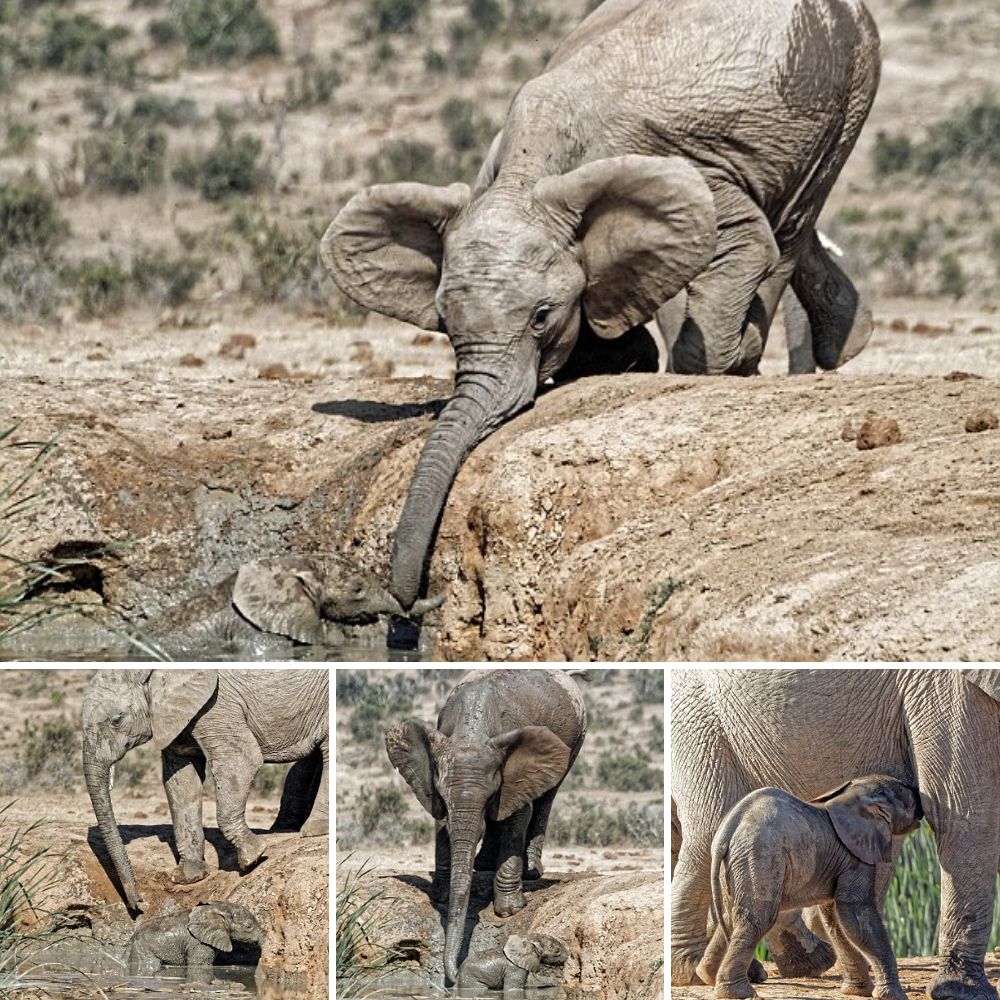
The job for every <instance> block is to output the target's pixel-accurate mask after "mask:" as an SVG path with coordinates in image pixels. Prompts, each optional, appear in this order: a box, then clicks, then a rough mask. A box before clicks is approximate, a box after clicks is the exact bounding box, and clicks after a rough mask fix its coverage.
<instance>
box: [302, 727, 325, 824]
mask: <svg viewBox="0 0 1000 1000" xmlns="http://www.w3.org/2000/svg"><path fill="white" fill-rule="evenodd" d="M319 749H320V754H321V755H322V760H323V764H322V768H323V769H322V771H321V773H320V778H319V788H318V789H317V790H316V800H315V801H314V802H313V807H312V811H311V812H310V813H309V818H308V819H307V820H306V821H305V823H303V824H302V836H303V837H326V836H328V835H329V833H330V778H329V775H330V744H329V741H328V740H324V741H323V742H322V743H321V744H320V748H319Z"/></svg>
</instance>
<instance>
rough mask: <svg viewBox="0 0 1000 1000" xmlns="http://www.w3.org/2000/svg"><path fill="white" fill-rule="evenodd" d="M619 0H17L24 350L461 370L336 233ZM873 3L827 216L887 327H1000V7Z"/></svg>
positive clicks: (64, 364)
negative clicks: (359, 277)
mask: <svg viewBox="0 0 1000 1000" xmlns="http://www.w3.org/2000/svg"><path fill="white" fill-rule="evenodd" d="M594 5H595V4H594V2H593V0H329V2H326V3H312V4H310V3H307V2H304V0H295V2H292V0H130V2H129V3H126V2H124V0H0V323H3V324H5V325H6V327H7V329H6V331H5V332H4V334H3V337H4V344H3V346H4V347H7V348H8V349H9V353H10V357H9V358H8V359H7V360H8V362H9V364H10V366H11V370H12V371H15V372H16V371H23V372H24V373H26V374H43V373H45V372H49V373H51V374H69V373H73V374H82V375H88V374H91V375H97V376H102V375H110V374H115V373H119V372H121V370H122V369H124V370H125V371H132V372H147V373H148V372H156V373H162V372H163V371H164V370H165V369H169V370H171V371H172V372H174V373H175V374H178V375H184V374H188V375H198V374H202V375H217V374H232V375H234V376H235V375H237V374H240V375H247V374H250V375H261V376H264V377H277V378H284V377H289V376H295V375H302V376H315V375H319V374H326V375H343V374H355V373H359V372H361V373H365V374H369V375H389V374H397V375H409V374H425V373H430V374H436V375H446V374H447V373H448V372H449V371H450V364H451V360H450V351H449V350H448V347H447V342H446V340H445V338H444V337H442V336H440V335H436V334H428V333H420V332H417V331H414V330H413V328H411V327H404V326H402V325H399V324H393V323H389V322H387V321H383V320H378V319H372V320H369V321H367V322H366V318H365V316H364V315H363V314H362V313H361V312H360V311H359V310H358V309H357V308H356V307H354V306H353V305H352V304H351V303H350V302H348V301H347V300H345V299H344V298H343V297H342V296H340V295H339V294H338V292H337V290H336V289H335V288H334V286H333V284H332V283H331V282H330V281H329V279H327V278H326V277H325V276H324V275H323V274H322V273H321V271H320V269H319V266H318V264H317V260H316V241H317V238H318V236H319V235H320V234H321V233H322V231H323V230H324V228H325V227H326V225H327V223H328V222H329V220H330V219H331V218H332V216H333V215H334V214H335V212H336V211H337V209H338V208H339V206H340V205H342V204H343V203H344V202H345V201H346V200H347V199H348V198H349V197H350V195H351V194H352V193H354V192H355V191H356V190H357V189H358V188H359V187H361V186H363V185H365V184H368V183H371V182H374V181H393V180H404V179H405V180H411V179H412V180H421V181H429V182H436V183H446V182H449V181H452V180H455V179H465V180H469V179H470V178H472V177H473V176H474V175H475V172H476V169H477V167H478V164H479V162H480V159H481V157H482V154H483V153H484V151H485V149H486V148H487V146H488V144H489V141H490V139H491V137H492V135H493V134H494V132H495V130H496V128H497V126H498V125H499V123H501V122H502V120H503V116H504V113H505V110H506V108H507V105H508V104H509V102H510V99H511V97H512V96H513V94H514V93H515V92H516V90H517V88H518V86H519V85H520V84H521V83H522V82H523V81H524V80H526V79H528V78H530V77H532V76H533V75H535V74H536V73H537V72H538V71H539V69H540V68H541V67H542V65H543V64H544V63H545V61H546V59H547V58H548V54H549V52H550V50H551V48H552V47H553V46H554V45H555V43H556V42H557V41H558V39H559V38H560V37H562V36H563V35H564V34H565V33H566V32H567V31H569V30H570V29H571V28H572V27H573V26H574V25H575V24H576V23H577V22H578V21H579V20H580V19H581V18H582V17H583V16H584V15H585V14H586V13H587V10H588V9H589V8H590V7H592V6H594ZM869 6H870V7H871V9H872V11H873V13H874V15H875V17H876V19H877V21H878V23H879V26H880V30H881V32H882V37H883V55H884V72H883V83H882V88H881V91H880V94H879V98H878V100H877V103H876V106H875V110H874V112H873V114H872V117H871V119H870V121H869V124H868V126H867V128H866V130H865V133H864V135H863V136H862V139H861V142H860V144H859V147H858V150H857V152H856V154H855V156H854V157H853V159H852V160H851V161H850V162H849V164H848V166H847V168H846V170H845V171H844V174H843V176H842V179H841V181H840V183H839V184H838V186H837V188H836V190H835V192H834V194H833V197H832V198H831V200H830V203H829V206H828V209H827V211H826V213H825V215H824V217H823V219H822V225H823V227H824V229H825V230H826V231H827V232H828V233H829V234H830V235H831V236H832V237H833V238H834V239H835V240H837V241H838V242H839V243H840V244H841V245H842V246H843V247H844V248H845V250H846V251H847V254H848V257H849V259H850V261H851V267H852V270H853V272H854V273H856V274H858V275H859V276H860V277H861V278H862V279H863V281H864V283H865V284H867V285H868V287H869V289H870V290H871V291H872V292H874V293H875V296H876V303H877V306H876V314H877V319H878V320H879V322H880V325H881V327H882V331H881V333H880V334H879V336H880V337H883V338H888V341H890V342H893V339H894V338H895V339H896V340H898V339H899V338H900V336H905V348H904V350H905V352H911V351H917V352H918V353H919V350H920V348H919V347H918V346H917V345H919V344H921V343H922V344H925V345H926V344H928V343H930V344H932V346H933V349H934V350H935V351H937V352H938V353H940V352H941V351H942V350H945V349H946V341H942V340H941V338H946V337H947V336H949V335H951V334H961V335H962V336H966V335H972V336H973V337H975V336H978V337H979V338H980V340H982V341H986V340H989V341H990V342H991V343H992V341H993V340H994V339H995V338H994V337H993V336H991V335H994V334H995V333H996V332H997V328H998V327H1000V321H998V320H997V319H996V309H997V303H998V300H1000V219H998V218H996V217H995V211H996V205H997V204H998V203H1000V201H998V197H997V195H998V189H1000V180H998V175H1000V170H998V167H1000V103H998V101H997V96H996V94H995V92H994V91H993V90H992V89H991V88H992V87H993V86H994V85H995V84H996V83H997V82H998V81H997V69H996V67H997V66H998V65H1000V8H998V7H997V5H996V4H995V3H994V2H993V0H870V2H869ZM331 328H333V329H332V330H331ZM911 335H912V336H911ZM901 353H902V352H901ZM987 356H989V355H987ZM862 357H864V356H862ZM880 363H881V364H882V365H883V366H884V365H885V364H886V363H887V362H886V359H885V358H884V357H883V358H881V359H880ZM896 363H897V361H895V360H894V359H893V356H892V353H891V352H890V355H889V359H888V364H890V366H891V365H893V364H896ZM898 363H903V362H898Z"/></svg>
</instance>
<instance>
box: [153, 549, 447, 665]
mask: <svg viewBox="0 0 1000 1000" xmlns="http://www.w3.org/2000/svg"><path fill="white" fill-rule="evenodd" d="M440 604H441V599H440V598H428V599H426V600H421V601H417V603H416V604H415V605H414V607H413V609H412V611H411V614H412V615H423V614H426V613H427V612H428V611H430V610H432V609H433V608H436V607H439V606H440ZM404 613H405V612H404V611H403V609H402V607H401V606H400V604H399V602H398V601H397V600H396V599H395V598H394V597H393V596H392V595H391V594H390V593H388V592H387V591H386V590H385V589H384V587H383V586H382V584H381V583H380V582H379V580H378V578H377V577H376V576H375V575H374V574H372V573H369V572H367V571H365V570H362V569H361V568H359V567H358V566H356V565H354V564H353V563H352V562H351V561H350V560H349V559H348V558H347V557H345V556H343V555H340V554H339V553H333V554H328V555H316V556H303V555H287V556H272V557H269V558H266V559H257V560H255V561H253V562H249V563H246V564H245V565H243V566H241V567H240V568H239V570H237V571H236V572H235V573H232V574H230V575H229V576H228V577H226V579H225V580H223V581H221V582H220V583H218V584H216V585H215V586H214V587H211V588H210V589H209V590H207V591H205V592H204V593H201V594H199V595H198V596H196V597H194V598H193V599H191V600H190V601H187V602H185V603H184V604H182V605H181V606H180V607H178V608H175V609H173V610H172V611H168V612H167V613H166V614H165V615H164V616H163V617H162V618H161V619H159V620H158V621H156V622H155V623H154V624H153V625H152V626H151V627H150V628H149V629H148V630H147V634H148V635H149V636H150V637H151V638H153V639H154V640H155V641H156V642H157V644H158V645H160V646H162V647H163V648H164V649H165V650H166V651H167V652H170V653H174V654H176V653H181V652H197V651H200V650H204V649H205V648H206V647H209V648H215V647H217V646H219V645H228V646H235V647H237V648H239V649H243V650H252V651H254V652H255V653H257V654H258V655H264V654H267V653H277V652H281V651H283V650H287V649H290V648H292V647H293V646H294V645H296V644H307V645H324V646H336V645H338V644H339V643H341V642H343V641H344V633H343V631H342V629H341V626H345V625H364V624H368V623H370V622H373V621H375V620H376V619H377V618H378V617H379V616H380V615H393V614H397V615H402V614H404Z"/></svg>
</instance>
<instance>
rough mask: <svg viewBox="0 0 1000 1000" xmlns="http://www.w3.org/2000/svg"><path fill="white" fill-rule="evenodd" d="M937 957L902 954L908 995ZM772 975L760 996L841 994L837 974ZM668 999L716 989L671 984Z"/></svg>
mask: <svg viewBox="0 0 1000 1000" xmlns="http://www.w3.org/2000/svg"><path fill="white" fill-rule="evenodd" d="M937 964H938V963H937V959H936V958H901V959H900V960H899V978H900V981H901V982H902V984H903V989H904V990H905V991H906V993H907V994H908V995H909V996H912V997H923V996H925V995H926V994H925V992H924V989H925V987H926V986H927V984H928V983H929V982H930V981H931V978H932V977H933V976H934V973H935V972H936V971H937ZM766 968H767V971H768V975H770V976H771V977H772V978H771V979H769V980H768V981H767V982H766V983H763V984H761V985H760V986H757V987H755V988H756V991H757V994H758V996H760V997H761V1000H834V998H838V1000H839V998H840V997H842V996H843V994H842V993H841V992H840V977H839V976H835V975H831V974H829V973H828V974H827V975H825V976H823V978H822V979H801V980H792V979H777V978H774V977H776V976H777V974H778V971H777V967H776V966H774V965H768V966H766ZM998 974H1000V962H998V961H997V960H996V959H995V958H991V956H987V959H986V975H987V976H988V977H989V978H990V981H991V982H994V983H995V982H996V979H997V975H998ZM670 996H671V1000H714V998H715V993H714V991H713V989H712V987H710V986H671V987H670Z"/></svg>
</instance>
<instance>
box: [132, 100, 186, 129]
mask: <svg viewBox="0 0 1000 1000" xmlns="http://www.w3.org/2000/svg"><path fill="white" fill-rule="evenodd" d="M128 120H129V121H132V122H142V123H144V124H146V125H170V126H172V127H174V128H182V127H183V126H185V125H197V124H199V123H200V122H201V115H200V114H198V105H197V104H195V102H194V101H192V100H191V98H190V97H174V98H170V97H161V96H160V95H159V94H149V93H145V94H139V95H138V96H137V97H136V99H135V101H133V103H132V110H131V111H130V112H129V115H128Z"/></svg>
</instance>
